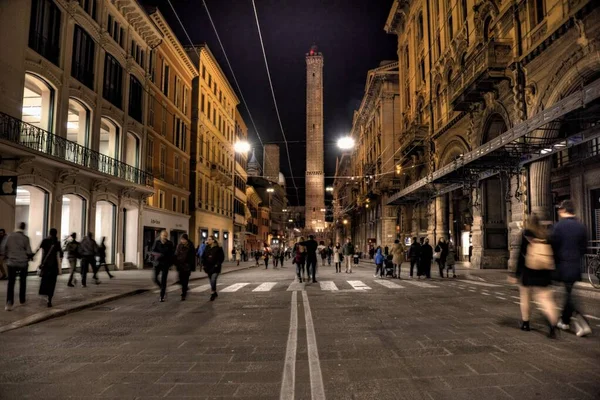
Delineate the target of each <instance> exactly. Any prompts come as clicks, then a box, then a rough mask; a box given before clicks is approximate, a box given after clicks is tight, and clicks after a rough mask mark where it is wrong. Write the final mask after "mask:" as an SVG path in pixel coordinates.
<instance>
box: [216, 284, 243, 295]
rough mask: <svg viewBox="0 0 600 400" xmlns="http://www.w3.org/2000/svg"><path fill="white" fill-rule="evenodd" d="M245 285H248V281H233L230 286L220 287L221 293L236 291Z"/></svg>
mask: <svg viewBox="0 0 600 400" xmlns="http://www.w3.org/2000/svg"><path fill="white" fill-rule="evenodd" d="M246 285H249V283H234V284H233V285H231V286H227V287H226V288H225V289H221V293H222V292H237V291H238V290H240V289H241V288H243V287H244V286H246Z"/></svg>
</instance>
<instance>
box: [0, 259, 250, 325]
mask: <svg viewBox="0 0 600 400" xmlns="http://www.w3.org/2000/svg"><path fill="white" fill-rule="evenodd" d="M251 268H256V265H251V266H249V267H241V268H238V269H234V270H230V271H227V272H223V273H221V275H226V274H230V273H233V272H239V271H244V270H247V269H251ZM201 279H208V276H199V277H196V278H192V279H190V282H193V281H198V280H201ZM174 285H175V284H172V285H169V286H174ZM155 288H156V286H154V285H152V286H148V287H146V288H139V289H134V290H130V291H128V292H123V293H118V294H110V295H106V296H102V297H97V298H95V299H92V300H90V301H87V302H84V303H79V304H75V305H73V306H72V307H67V308H53V309H52V310H51V311H42V312H39V313H36V314H33V315H30V316H28V317H25V318H23V319H20V320H18V321H15V322H11V323H10V324H8V325H3V326H0V334H1V333H4V332H8V331H12V330H15V329H19V328H23V327H25V326H29V325H35V324H38V323H40V322H44V321H48V320H50V319H54V318H58V317H62V316H65V315H67V314H71V313H75V312H78V311H82V310H85V309H88V308H92V307H96V306H99V305H101V304H105V303H109V302H111V301H115V300H120V299H123V298H125V297H131V296H135V295H138V294H144V293H147V292H150V291H152V290H154V289H155Z"/></svg>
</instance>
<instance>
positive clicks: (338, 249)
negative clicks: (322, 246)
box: [333, 242, 350, 274]
mask: <svg viewBox="0 0 600 400" xmlns="http://www.w3.org/2000/svg"><path fill="white" fill-rule="evenodd" d="M342 257H343V256H342V246H341V245H340V242H337V243H336V244H335V247H334V248H333V264H334V265H335V273H336V274H337V273H338V272H339V273H342ZM349 258H350V257H349Z"/></svg>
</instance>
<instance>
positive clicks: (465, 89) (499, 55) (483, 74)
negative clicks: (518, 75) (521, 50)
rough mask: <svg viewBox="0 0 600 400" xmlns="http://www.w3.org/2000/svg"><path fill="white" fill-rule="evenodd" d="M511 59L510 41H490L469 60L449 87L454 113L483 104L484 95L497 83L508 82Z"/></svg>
mask: <svg viewBox="0 0 600 400" xmlns="http://www.w3.org/2000/svg"><path fill="white" fill-rule="evenodd" d="M512 60H513V55H512V46H511V42H509V41H494V40H491V41H490V42H489V43H487V44H485V45H484V46H483V47H482V48H481V49H479V50H478V51H477V52H476V53H475V54H474V55H472V56H471V57H469V59H468V60H467V62H466V65H465V67H464V69H462V70H461V71H460V72H459V74H458V76H457V77H456V78H455V79H454V80H453V81H452V82H451V83H450V85H449V88H448V90H449V92H448V93H449V94H450V103H451V104H452V107H453V108H454V110H455V111H468V110H469V107H470V106H471V104H473V103H478V102H481V101H483V98H482V94H483V93H485V92H489V91H491V90H493V89H494V85H496V84H497V83H498V82H499V81H501V80H503V79H508V76H507V75H506V68H508V66H509V65H510V64H511V62H512Z"/></svg>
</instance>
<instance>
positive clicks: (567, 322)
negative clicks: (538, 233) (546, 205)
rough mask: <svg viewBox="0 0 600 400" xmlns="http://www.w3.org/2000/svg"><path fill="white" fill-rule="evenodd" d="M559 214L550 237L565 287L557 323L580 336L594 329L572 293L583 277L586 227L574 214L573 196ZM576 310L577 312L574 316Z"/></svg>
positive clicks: (565, 202)
mask: <svg viewBox="0 0 600 400" xmlns="http://www.w3.org/2000/svg"><path fill="white" fill-rule="evenodd" d="M558 216H559V217H560V221H558V223H557V224H556V225H555V226H554V230H553V232H552V235H551V238H550V242H551V243H552V250H553V252H554V260H555V262H556V268H557V270H558V278H559V279H560V280H561V281H562V282H563V283H564V285H565V291H566V296H565V304H564V306H563V311H562V315H561V318H560V322H559V323H558V327H559V328H560V329H563V330H568V329H572V330H573V332H575V334H576V335H577V336H586V335H589V334H590V333H592V329H591V328H590V325H589V323H588V321H587V320H586V319H585V318H584V316H583V314H582V313H581V312H580V311H579V306H578V304H577V301H576V299H575V298H574V297H573V286H574V285H575V282H578V281H580V280H581V271H582V259H583V255H584V254H585V251H586V246H587V234H586V229H585V225H583V224H582V223H581V222H579V221H578V220H577V219H576V218H575V205H574V204H573V202H572V201H570V200H565V201H563V202H562V203H561V204H560V206H559V207H558ZM573 314H576V316H575V317H573ZM571 325H573V326H571Z"/></svg>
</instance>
